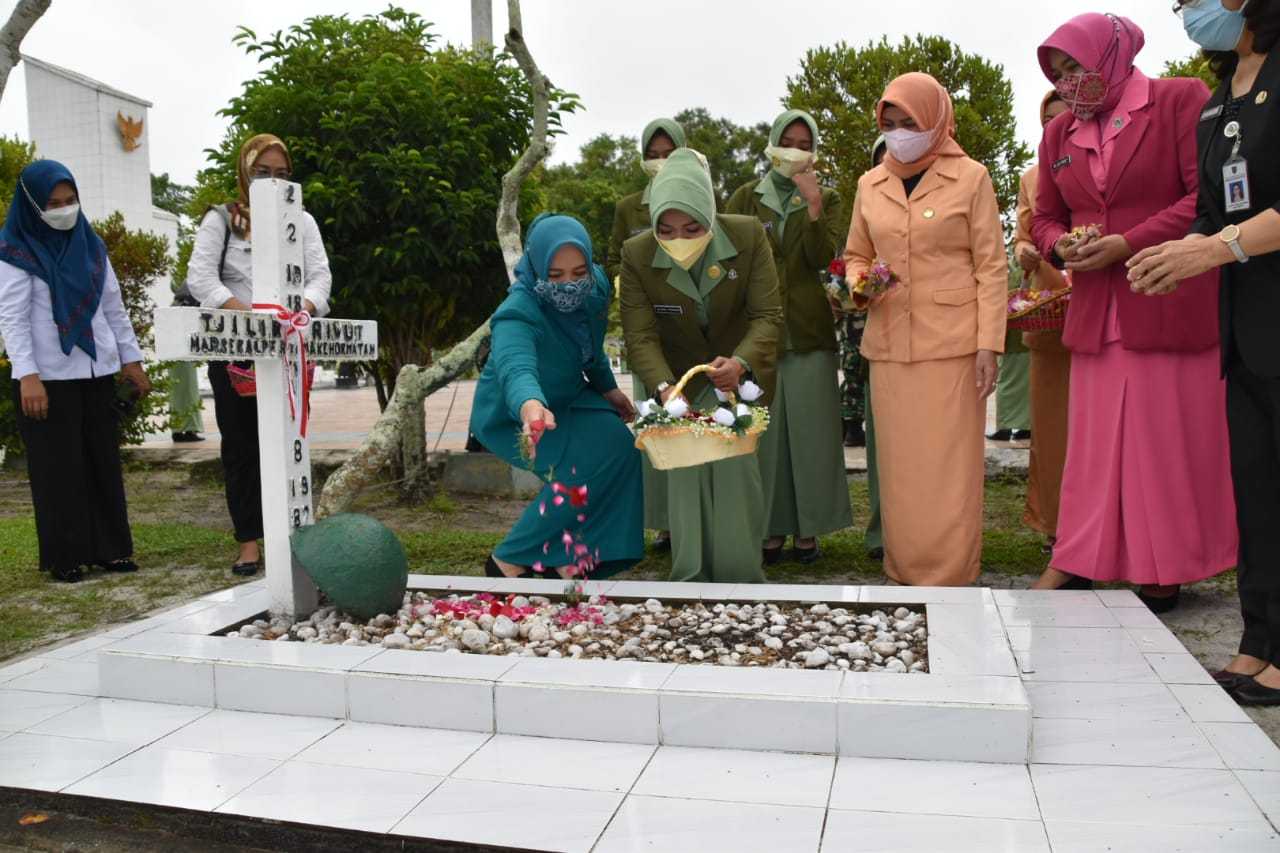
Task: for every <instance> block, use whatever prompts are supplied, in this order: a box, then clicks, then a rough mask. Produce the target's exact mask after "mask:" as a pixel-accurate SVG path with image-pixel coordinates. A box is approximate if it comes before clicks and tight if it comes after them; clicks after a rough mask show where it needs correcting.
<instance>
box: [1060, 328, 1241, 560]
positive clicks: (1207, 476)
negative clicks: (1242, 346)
mask: <svg viewBox="0 0 1280 853" xmlns="http://www.w3.org/2000/svg"><path fill="white" fill-rule="evenodd" d="M1218 371H1219V354H1218V348H1217V347H1213V348H1212V349H1208V350H1205V351H1204V352H1198V353H1170V352H1133V351H1130V350H1126V349H1125V348H1124V346H1123V345H1122V344H1121V343H1120V342H1119V341H1115V342H1112V343H1107V344H1103V348H1102V350H1101V351H1100V352H1098V353H1096V354H1088V353H1073V355H1072V360H1071V399H1070V404H1069V415H1068V419H1069V422H1070V424H1069V427H1068V430H1067V434H1068V444H1067V461H1066V469H1065V471H1064V472H1063V478H1062V506H1061V510H1060V514H1059V517H1058V542H1057V545H1056V546H1055V547H1054V549H1053V560H1052V561H1051V565H1052V566H1053V567H1054V568H1056V569H1061V570H1062V571H1064V572H1070V573H1071V574H1073V575H1081V576H1083V577H1086V578H1092V579H1093V580H1096V581H1127V582H1129V583H1134V584H1160V585H1171V584H1182V583H1191V582H1193V581H1198V580H1203V579H1204V578H1207V577H1212V576H1213V575H1216V574H1218V573H1219V572H1222V571H1225V570H1227V569H1229V568H1232V567H1233V566H1235V564H1236V548H1237V529H1236V515H1235V499H1234V497H1233V495H1232V488H1231V465H1230V460H1229V458H1228V443H1227V418H1226V401H1225V397H1226V385H1225V383H1224V382H1223V381H1222V379H1221V378H1219V372H1218Z"/></svg>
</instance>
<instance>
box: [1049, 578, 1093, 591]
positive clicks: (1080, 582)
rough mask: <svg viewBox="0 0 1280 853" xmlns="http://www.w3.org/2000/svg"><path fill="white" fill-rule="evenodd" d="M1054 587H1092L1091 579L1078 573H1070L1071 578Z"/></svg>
mask: <svg viewBox="0 0 1280 853" xmlns="http://www.w3.org/2000/svg"><path fill="white" fill-rule="evenodd" d="M1054 589H1093V580H1092V579H1090V578H1085V577H1081V576H1080V575H1072V576H1071V580H1069V581H1067V582H1066V583H1064V584H1062V585H1061V586H1056V587H1054Z"/></svg>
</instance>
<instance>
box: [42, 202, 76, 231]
mask: <svg viewBox="0 0 1280 853" xmlns="http://www.w3.org/2000/svg"><path fill="white" fill-rule="evenodd" d="M40 218H41V219H43V220H44V224H45V225H48V226H49V227H50V228H53V229H54V230H57V231H70V230H71V229H72V228H75V227H76V223H77V222H79V221H80V205H79V203H76V204H68V205H66V206H65V207H55V208H54V209H53V210H42V211H40Z"/></svg>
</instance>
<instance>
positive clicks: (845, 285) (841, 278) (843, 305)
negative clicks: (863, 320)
mask: <svg viewBox="0 0 1280 853" xmlns="http://www.w3.org/2000/svg"><path fill="white" fill-rule="evenodd" d="M845 275H846V268H845V264H844V258H836V259H835V260H833V261H832V262H831V263H830V265H828V266H827V280H826V282H825V283H824V284H823V285H822V287H823V289H824V290H826V291H827V296H828V297H830V298H831V302H832V305H838V306H839V310H841V311H843V312H844V313H846V314H848V313H850V312H853V311H861V310H863V309H861V308H859V307H858V306H857V305H854V304H853V299H852V298H851V297H850V295H849V282H848V281H846V280H845Z"/></svg>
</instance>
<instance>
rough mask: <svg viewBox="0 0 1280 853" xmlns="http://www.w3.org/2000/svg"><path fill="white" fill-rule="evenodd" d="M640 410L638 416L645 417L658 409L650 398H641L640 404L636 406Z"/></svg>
mask: <svg viewBox="0 0 1280 853" xmlns="http://www.w3.org/2000/svg"><path fill="white" fill-rule="evenodd" d="M636 410H637V411H638V412H640V417H642V418H647V417H649V416H650V415H652V414H653V413H654V412H656V411H657V410H658V407H657V405H656V404H655V403H654V402H653V401H652V400H641V401H640V405H639V406H637V407H636Z"/></svg>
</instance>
